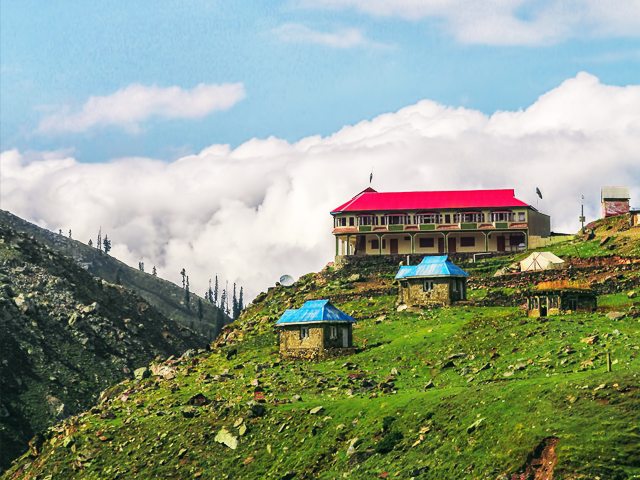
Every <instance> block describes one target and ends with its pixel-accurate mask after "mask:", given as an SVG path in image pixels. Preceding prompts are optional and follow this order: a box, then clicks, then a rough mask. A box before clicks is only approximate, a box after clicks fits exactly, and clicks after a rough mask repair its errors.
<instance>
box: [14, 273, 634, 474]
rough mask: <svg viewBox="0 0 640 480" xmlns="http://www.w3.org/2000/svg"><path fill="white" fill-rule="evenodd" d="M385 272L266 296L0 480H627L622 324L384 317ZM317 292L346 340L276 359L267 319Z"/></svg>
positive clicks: (509, 310)
mask: <svg viewBox="0 0 640 480" xmlns="http://www.w3.org/2000/svg"><path fill="white" fill-rule="evenodd" d="M396 269H397V266H396V267H392V266H386V265H375V264H369V265H360V266H358V267H357V268H354V267H346V268H344V269H342V270H339V271H333V270H332V269H326V270H324V271H322V272H320V273H318V274H309V275H307V276H305V277H303V278H301V279H300V280H299V281H298V282H296V284H295V285H294V286H293V287H290V288H284V287H277V288H273V289H270V291H269V292H267V293H265V294H262V295H260V296H259V297H258V298H257V299H256V300H255V301H254V303H253V304H252V305H250V306H249V307H248V308H247V310H246V311H245V313H244V314H243V315H242V316H241V318H240V320H239V321H237V322H236V323H234V324H233V325H229V326H227V327H225V329H224V333H223V334H222V335H221V336H220V337H219V338H218V341H217V343H216V345H217V348H216V350H215V351H213V352H211V353H209V352H206V353H203V354H201V355H198V356H197V357H196V358H195V359H188V360H181V361H167V362H164V363H157V364H154V366H153V367H152V370H153V372H154V376H153V377H151V378H148V379H146V380H142V381H125V382H123V383H121V384H119V385H117V386H114V387H112V388H111V389H110V390H109V391H108V392H107V393H106V394H105V395H104V396H103V397H102V401H101V403H100V405H99V407H98V408H96V409H94V410H93V411H92V412H87V413H85V414H82V415H79V416H76V417H74V418H72V419H69V420H68V421H67V422H65V423H64V424H61V425H58V426H57V427H55V428H53V429H51V430H49V431H48V432H47V433H46V434H45V435H43V436H42V437H39V438H37V439H35V440H34V448H33V451H32V453H31V454H29V455H25V456H24V457H23V458H22V459H21V460H20V461H19V462H18V463H17V464H16V465H15V466H14V467H13V468H12V469H11V471H10V472H8V474H7V476H6V478H11V479H14V478H15V479H23V478H34V477H35V476H36V475H38V478H46V476H47V475H54V477H55V476H56V475H57V476H61V477H71V476H74V475H75V476H79V475H81V476H82V478H111V479H121V478H122V479H124V478H192V477H193V478H214V479H223V478H234V479H241V478H246V479H253V478H278V479H289V480H291V479H294V478H295V479H310V478H326V479H334V478H338V477H350V478H358V479H360V478H363V479H365V478H378V477H382V478H404V479H408V478H425V479H426V478H429V479H452V478H455V479H463V478H466V479H473V478H475V479H480V478H482V479H485V478H490V479H500V480H507V479H508V480H513V479H524V478H527V479H534V478H535V479H547V480H550V479H555V480H557V479H564V478H572V479H576V478H590V479H591V478H598V477H599V478H601V479H605V478H607V479H626V478H631V476H633V475H640V456H639V455H638V448H637V445H638V427H637V425H638V422H639V421H640V391H639V388H640V379H639V378H638V373H640V364H639V359H638V355H639V348H640V346H639V345H640V325H639V324H638V322H637V321H636V320H634V319H633V318H629V317H624V318H622V319H621V320H619V321H612V320H610V319H609V318H607V317H606V316H605V314H604V312H602V313H601V312H597V313H594V314H588V315H587V314H572V315H564V316H559V317H550V318H548V319H529V318H527V317H524V316H523V312H522V311H521V310H519V309H518V308H516V307H474V306H472V305H470V304H466V305H465V304H460V305H457V306H454V307H451V308H442V309H433V310H429V309H425V310H422V309H415V308H409V309H406V310H402V311H398V310H397V308H396V298H397V297H396V294H395V288H394V286H393V275H394V273H395V270H396ZM636 293H637V292H636ZM317 298H331V299H332V300H333V301H334V304H335V305H336V306H338V307H339V308H341V309H342V310H344V311H346V312H347V313H349V314H351V315H352V316H354V317H355V318H357V319H358V321H359V323H358V326H357V328H356V329H355V330H354V336H355V343H356V344H357V345H358V346H362V348H359V349H358V352H357V353H356V354H355V355H352V356H350V357H345V358H341V359H334V360H329V361H323V362H318V363H304V362H298V363H288V362H286V363H285V362H281V361H279V359H278V357H277V352H278V336H277V332H276V330H275V329H274V323H275V321H276V319H277V318H278V317H279V316H280V315H281V314H282V313H283V312H284V310H285V309H287V308H297V307H300V306H301V305H302V304H303V302H304V301H306V300H310V299H317ZM608 298H609V297H603V300H606V299H608ZM607 353H609V354H610V356H611V360H612V372H607V369H606V358H607ZM40 476H41V477H40Z"/></svg>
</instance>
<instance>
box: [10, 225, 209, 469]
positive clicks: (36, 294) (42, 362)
mask: <svg viewBox="0 0 640 480" xmlns="http://www.w3.org/2000/svg"><path fill="white" fill-rule="evenodd" d="M0 341H1V344H2V345H1V348H0V360H1V362H0V387H1V389H2V390H1V391H2V396H1V398H0V402H1V403H0V442H1V445H2V447H1V448H2V458H1V465H0V467H1V468H3V469H4V468H8V467H9V465H10V462H11V460H12V459H13V458H15V457H16V456H18V455H20V454H22V453H24V451H25V450H26V449H27V446H28V445H27V444H28V442H29V440H30V439H31V438H33V436H34V435H35V434H36V433H37V432H40V431H42V430H44V429H46V428H47V427H49V426H50V425H52V424H55V423H58V422H59V421H60V420H62V419H64V418H67V417H68V416H70V415H76V414H77V413H79V412H82V411H84V410H85V409H87V408H89V407H91V405H93V404H94V403H95V402H96V400H97V399H98V396H99V394H100V392H101V391H102V390H104V389H105V388H107V387H108V386H109V385H112V384H114V383H117V382H120V381H122V380H123V379H126V378H133V372H134V370H135V369H137V368H140V367H143V366H146V365H148V364H149V362H151V361H152V360H153V359H155V358H156V357H159V358H162V359H166V358H167V357H169V356H172V355H173V356H177V357H179V356H181V355H182V354H183V353H184V352H186V351H188V350H190V349H191V350H198V349H203V348H205V347H206V345H207V339H206V338H205V337H202V336H201V335H199V334H198V333H196V332H194V331H192V330H190V329H188V328H186V327H183V326H182V325H180V324H178V323H176V322H174V321H173V320H170V319H168V318H166V317H165V316H164V315H163V314H162V313H160V312H159V311H158V310H156V309H155V308H154V307H153V306H151V305H149V303H148V302H147V301H146V300H145V299H143V298H142V297H140V296H139V295H137V294H136V293H134V292H132V291H130V290H128V289H126V288H124V287H122V286H119V285H113V284H110V283H107V282H106V281H103V280H100V279H97V278H95V277H93V276H92V275H90V274H89V273H88V272H86V271H85V270H84V269H82V268H81V267H79V266H78V265H76V263H74V262H73V261H71V260H68V259H67V258H65V257H63V256H61V255H60V254H58V253H57V252H55V251H53V250H52V249H49V248H48V247H46V246H44V245H42V244H40V243H38V242H37V241H35V240H33V239H32V238H30V237H28V236H27V235H25V234H23V233H19V232H16V231H15V230H13V229H11V228H10V227H8V226H6V225H0Z"/></svg>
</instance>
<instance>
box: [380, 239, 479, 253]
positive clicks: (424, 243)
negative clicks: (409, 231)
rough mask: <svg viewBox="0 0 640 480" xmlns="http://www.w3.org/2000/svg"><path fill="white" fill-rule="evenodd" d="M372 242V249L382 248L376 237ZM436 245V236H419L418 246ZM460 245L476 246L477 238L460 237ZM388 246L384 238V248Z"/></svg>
mask: <svg viewBox="0 0 640 480" xmlns="http://www.w3.org/2000/svg"><path fill="white" fill-rule="evenodd" d="M405 240H407V241H410V240H411V237H405ZM370 242H371V248H372V249H374V250H375V249H376V248H380V242H379V241H378V240H376V239H372V240H370ZM435 245H436V242H435V238H419V239H418V246H419V247H420V248H434V247H435ZM460 246H461V247H475V246H476V239H475V237H460ZM386 248H387V240H386V239H383V240H382V249H383V250H384V249H386Z"/></svg>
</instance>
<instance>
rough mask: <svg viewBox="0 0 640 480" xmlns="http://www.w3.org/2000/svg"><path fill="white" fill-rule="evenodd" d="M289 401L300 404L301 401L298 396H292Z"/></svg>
mask: <svg viewBox="0 0 640 480" xmlns="http://www.w3.org/2000/svg"><path fill="white" fill-rule="evenodd" d="M291 401H292V402H301V401H302V397H301V396H300V395H294V396H293V397H291Z"/></svg>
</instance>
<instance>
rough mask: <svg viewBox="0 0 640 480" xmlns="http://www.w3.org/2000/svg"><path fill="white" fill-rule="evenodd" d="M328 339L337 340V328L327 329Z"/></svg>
mask: <svg viewBox="0 0 640 480" xmlns="http://www.w3.org/2000/svg"><path fill="white" fill-rule="evenodd" d="M329 337H330V338H331V340H335V339H336V338H338V327H335V326H332V327H331V328H330V329H329Z"/></svg>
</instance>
